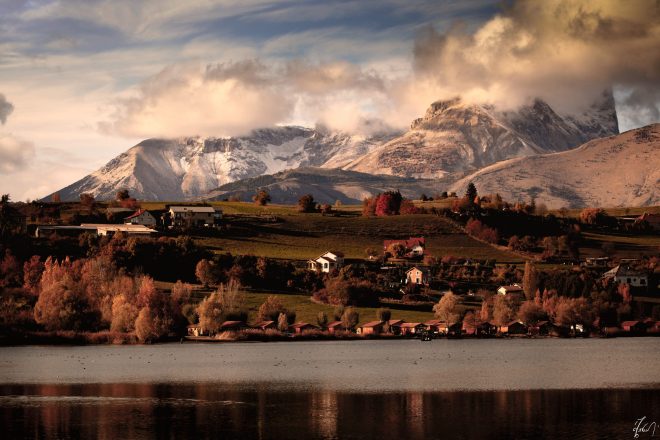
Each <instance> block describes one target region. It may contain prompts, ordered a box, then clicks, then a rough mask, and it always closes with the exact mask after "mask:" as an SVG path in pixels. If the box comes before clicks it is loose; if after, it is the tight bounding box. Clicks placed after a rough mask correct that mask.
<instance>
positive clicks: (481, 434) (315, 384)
mask: <svg viewBox="0 0 660 440" xmlns="http://www.w3.org/2000/svg"><path fill="white" fill-rule="evenodd" d="M642 417H646V419H645V421H644V422H645V423H651V422H654V421H656V422H660V339H654V338H639V339H637V338H634V339H615V340H515V341H510V340H503V341H500V340H487V341H471V340H464V341H463V340H461V341H447V340H441V341H433V342H431V343H422V342H419V341H359V342H353V341H341V342H325V343H311V342H310V343H308V342H301V343H268V344H259V343H253V344H249V343H246V344H197V345H194V344H183V345H179V344H167V345H155V346H135V347H113V346H98V347H7V348H0V424H1V428H2V431H1V432H0V438H3V439H4V438H103V439H123V438H177V439H178V438H296V439H308V438H309V439H315V438H340V439H344V438H366V439H371V438H375V439H394V438H396V439H418V438H419V439H434V438H438V439H440V438H442V439H482V438H483V439H500V438H501V439H562V438H570V439H627V438H631V439H632V438H635V437H634V434H635V433H634V432H633V428H634V426H635V421H636V420H637V419H640V418H642ZM649 426H650V427H651V426H652V425H649ZM651 431H652V429H651ZM638 434H639V437H637V438H640V439H645V438H653V437H652V436H651V434H652V432H641V430H640V432H639V433H638ZM655 437H656V438H660V430H658V429H656V432H655Z"/></svg>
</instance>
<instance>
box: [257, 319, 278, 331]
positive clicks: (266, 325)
mask: <svg viewBox="0 0 660 440" xmlns="http://www.w3.org/2000/svg"><path fill="white" fill-rule="evenodd" d="M252 327H253V328H256V329H261V330H269V329H276V328H277V323H276V322H275V321H261V322H257V323H256V324H254V325H253V326H252Z"/></svg>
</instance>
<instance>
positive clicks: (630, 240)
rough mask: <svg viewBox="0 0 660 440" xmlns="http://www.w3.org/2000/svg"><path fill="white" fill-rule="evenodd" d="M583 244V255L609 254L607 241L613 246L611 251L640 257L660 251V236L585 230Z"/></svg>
mask: <svg viewBox="0 0 660 440" xmlns="http://www.w3.org/2000/svg"><path fill="white" fill-rule="evenodd" d="M582 236H583V244H582V246H580V254H581V256H583V257H603V256H607V254H606V252H605V251H604V250H603V245H604V244H605V243H610V246H613V248H612V249H611V252H612V254H613V255H614V256H617V257H620V258H639V257H640V256H641V255H651V254H658V253H660V236H658V235H636V236H627V235H614V234H602V233H594V232H583V233H582Z"/></svg>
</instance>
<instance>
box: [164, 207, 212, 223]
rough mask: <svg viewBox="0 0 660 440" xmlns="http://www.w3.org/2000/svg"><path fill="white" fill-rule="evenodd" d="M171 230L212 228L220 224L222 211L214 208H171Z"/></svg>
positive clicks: (169, 214) (169, 216)
mask: <svg viewBox="0 0 660 440" xmlns="http://www.w3.org/2000/svg"><path fill="white" fill-rule="evenodd" d="M167 216H168V220H169V227H170V228H212V227H215V226H217V225H219V224H220V220H222V210H221V209H219V208H214V207H212V206H170V207H169V209H168V211H167Z"/></svg>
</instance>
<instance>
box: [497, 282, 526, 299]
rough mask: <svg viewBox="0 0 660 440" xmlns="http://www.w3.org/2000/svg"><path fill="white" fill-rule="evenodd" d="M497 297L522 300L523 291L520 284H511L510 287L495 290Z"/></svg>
mask: <svg viewBox="0 0 660 440" xmlns="http://www.w3.org/2000/svg"><path fill="white" fill-rule="evenodd" d="M497 293H498V294H499V295H505V296H513V297H515V298H524V297H525V291H524V290H523V288H522V286H521V285H520V284H512V285H510V286H500V287H499V288H498V289H497Z"/></svg>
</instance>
